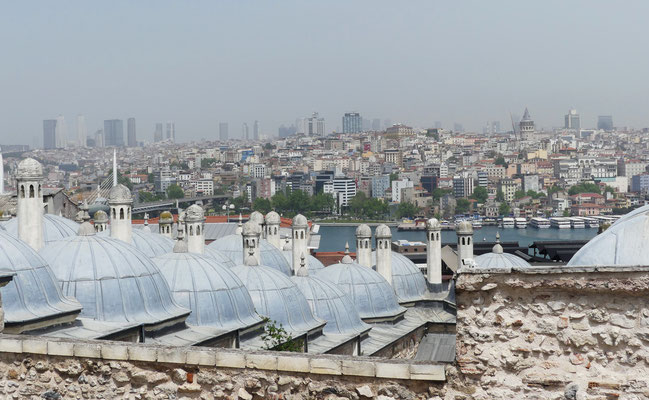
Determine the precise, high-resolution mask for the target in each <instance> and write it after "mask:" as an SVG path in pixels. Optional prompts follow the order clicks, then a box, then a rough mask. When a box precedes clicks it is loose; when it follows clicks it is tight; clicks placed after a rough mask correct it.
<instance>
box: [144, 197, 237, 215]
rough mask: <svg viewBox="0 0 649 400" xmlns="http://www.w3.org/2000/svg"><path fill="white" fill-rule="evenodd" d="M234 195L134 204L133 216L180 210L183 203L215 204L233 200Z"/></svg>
mask: <svg viewBox="0 0 649 400" xmlns="http://www.w3.org/2000/svg"><path fill="white" fill-rule="evenodd" d="M231 198H232V195H229V194H219V195H212V196H195V197H183V198H182V199H169V200H160V201H152V202H148V203H136V204H133V211H132V212H133V214H139V213H143V212H148V211H158V210H168V209H170V208H178V205H179V204H181V203H196V202H198V201H202V202H203V203H205V202H213V201H215V200H224V199H231Z"/></svg>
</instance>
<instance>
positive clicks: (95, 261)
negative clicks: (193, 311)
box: [40, 235, 189, 324]
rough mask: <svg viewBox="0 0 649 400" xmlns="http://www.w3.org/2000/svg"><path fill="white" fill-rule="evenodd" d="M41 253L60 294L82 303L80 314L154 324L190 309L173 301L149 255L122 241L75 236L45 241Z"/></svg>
mask: <svg viewBox="0 0 649 400" xmlns="http://www.w3.org/2000/svg"><path fill="white" fill-rule="evenodd" d="M40 254H41V256H43V258H45V259H46V260H48V262H49V263H50V266H51V267H52V271H53V272H54V275H55V276H56V278H57V280H58V281H59V284H60V285H61V289H62V291H63V293H64V294H67V295H70V296H75V297H76V298H77V300H79V302H81V304H82V305H83V310H82V312H81V315H82V316H84V317H88V318H92V319H96V320H102V321H111V322H128V323H144V324H157V323H160V322H162V321H166V320H170V319H177V318H180V317H184V316H186V315H187V314H188V313H189V310H186V309H184V308H181V307H180V306H178V305H177V304H176V303H175V302H174V300H173V297H172V296H171V292H170V290H169V286H168V285H167V282H166V281H165V279H164V278H163V277H162V274H160V271H159V270H158V268H157V267H156V266H155V264H154V263H153V262H152V261H151V259H149V257H147V256H146V255H145V254H144V253H142V252H140V251H138V250H137V249H135V248H134V247H133V246H131V245H128V244H126V243H124V242H122V241H121V240H118V239H113V238H107V237H101V236H99V235H92V236H74V237H69V238H65V239H61V240H60V241H58V242H55V243H51V244H49V245H48V246H46V247H44V248H43V249H41V251H40Z"/></svg>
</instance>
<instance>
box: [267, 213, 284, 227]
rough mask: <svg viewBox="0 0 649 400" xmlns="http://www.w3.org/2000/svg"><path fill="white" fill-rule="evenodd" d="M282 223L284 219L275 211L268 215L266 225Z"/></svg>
mask: <svg viewBox="0 0 649 400" xmlns="http://www.w3.org/2000/svg"><path fill="white" fill-rule="evenodd" d="M281 222H282V219H281V218H280V217H279V214H277V213H276V212H275V211H271V212H269V213H268V214H266V225H279V224H280V223H281Z"/></svg>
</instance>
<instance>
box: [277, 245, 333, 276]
mask: <svg viewBox="0 0 649 400" xmlns="http://www.w3.org/2000/svg"><path fill="white" fill-rule="evenodd" d="M285 248H286V247H285ZM282 254H283V255H284V258H285V259H286V262H288V264H289V265H291V264H292V263H293V250H290V248H289V250H282ZM307 258H308V259H309V271H311V272H317V271H320V270H321V269H323V268H324V267H325V266H324V264H323V263H322V261H320V260H318V259H317V258H315V257H313V256H312V255H311V254H309V255H307Z"/></svg>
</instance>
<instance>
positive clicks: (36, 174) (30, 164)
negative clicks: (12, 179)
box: [16, 158, 43, 179]
mask: <svg viewBox="0 0 649 400" xmlns="http://www.w3.org/2000/svg"><path fill="white" fill-rule="evenodd" d="M16 178H18V179H42V178H43V166H42V165H41V163H39V162H38V161H36V160H34V159H33V158H25V159H24V160H22V161H20V162H19V163H18V168H17V169H16Z"/></svg>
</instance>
